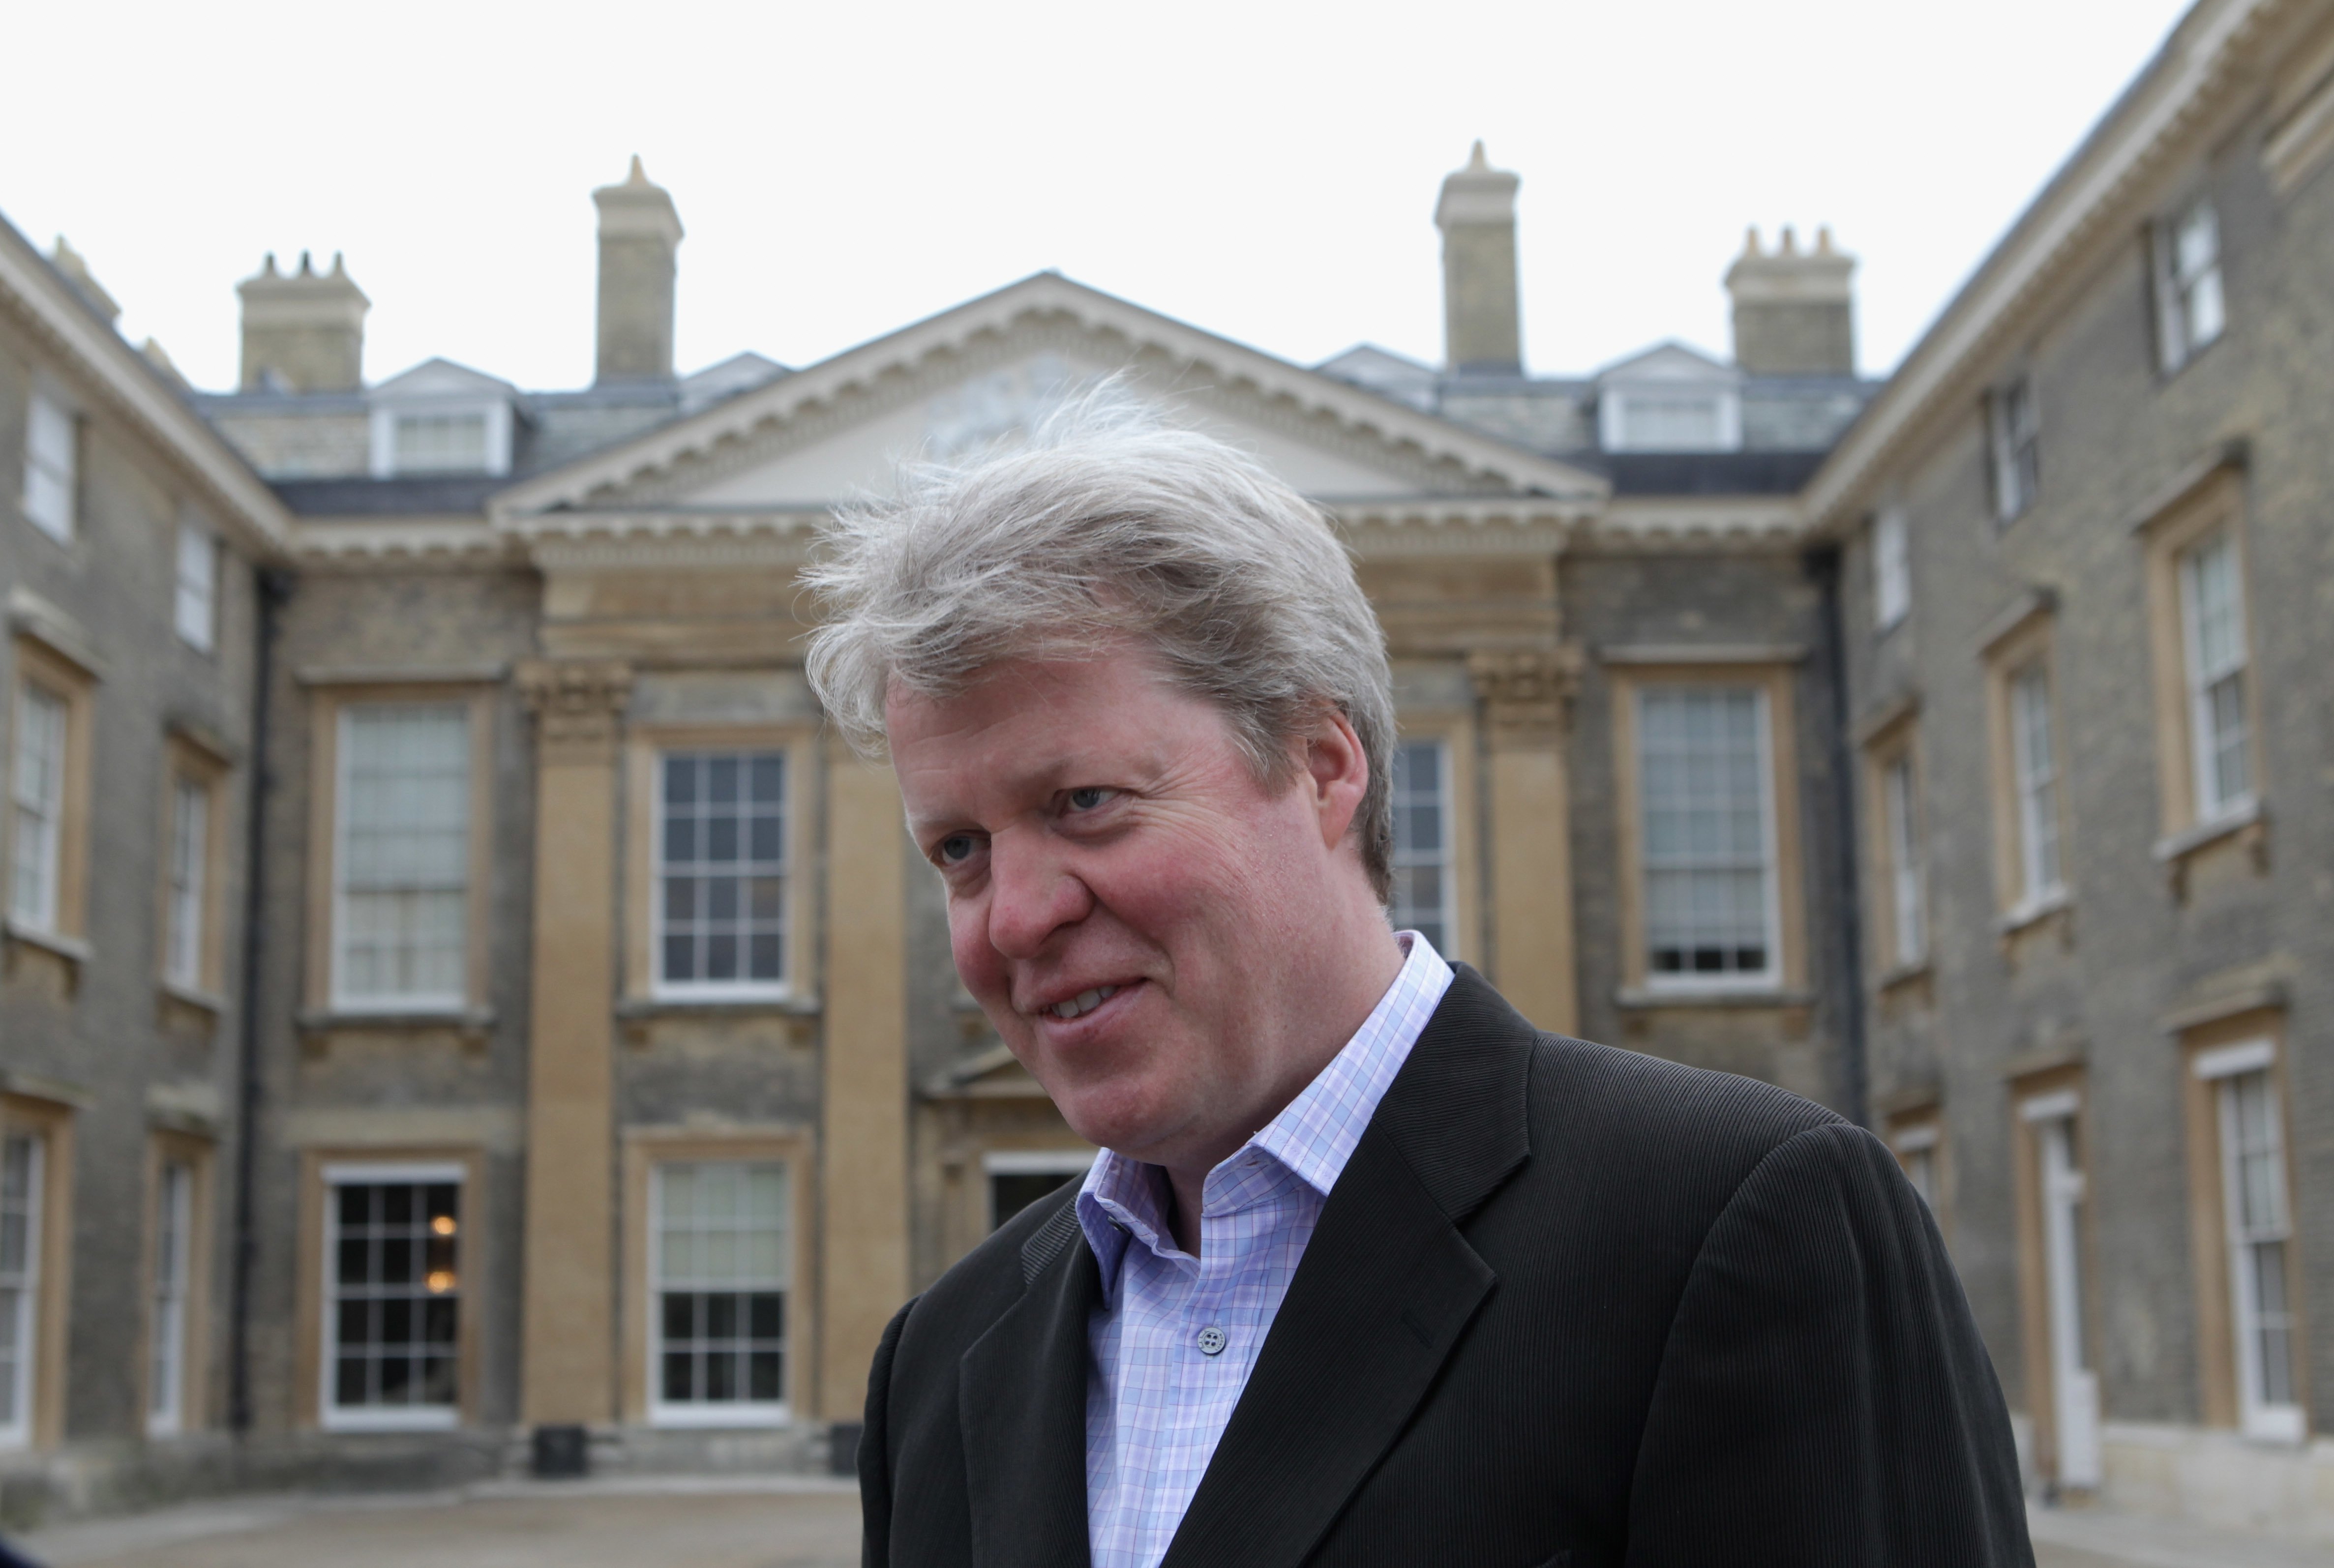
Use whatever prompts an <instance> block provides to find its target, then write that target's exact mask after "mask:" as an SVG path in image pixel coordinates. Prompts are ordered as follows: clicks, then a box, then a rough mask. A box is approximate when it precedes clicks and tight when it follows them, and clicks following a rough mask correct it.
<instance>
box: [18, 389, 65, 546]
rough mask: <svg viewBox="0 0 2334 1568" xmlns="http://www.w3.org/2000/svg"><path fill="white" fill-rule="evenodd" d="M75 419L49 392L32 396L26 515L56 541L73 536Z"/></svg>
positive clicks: (28, 421)
mask: <svg viewBox="0 0 2334 1568" xmlns="http://www.w3.org/2000/svg"><path fill="white" fill-rule="evenodd" d="M77 446H78V441H77V440H76V438H75V433H74V429H73V417H72V413H71V411H69V410H68V409H66V408H65V407H64V406H63V404H61V403H59V402H58V401H56V399H53V398H51V397H49V396H48V395H47V394H46V393H43V392H35V393H34V394H33V400H32V403H31V406H30V407H29V408H28V409H26V410H25V417H24V515H25V516H27V517H29V518H31V519H32V520H33V523H34V526H36V527H38V528H39V529H40V530H41V531H42V532H43V533H44V534H48V535H49V536H50V537H51V538H53V539H57V540H60V541H64V540H70V539H71V538H72V534H73V491H74V478H73V464H74V459H75V457H77V456H78V454H77V452H76V450H75V448H76V447H77Z"/></svg>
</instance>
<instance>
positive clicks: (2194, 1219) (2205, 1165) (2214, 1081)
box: [2173, 1004, 2310, 1429]
mask: <svg viewBox="0 0 2334 1568" xmlns="http://www.w3.org/2000/svg"><path fill="white" fill-rule="evenodd" d="M2173 1039H2174V1044H2175V1046H2176V1048H2177V1051H2178V1060H2179V1072H2180V1104H2181V1120H2182V1125H2183V1130H2184V1131H2185V1134H2186V1136H2185V1140H2184V1142H2185V1144H2186V1150H2187V1177H2188V1229H2189V1256H2190V1260H2191V1265H2190V1274H2191V1276H2192V1279H2193V1282H2194V1287H2195V1292H2196V1344H2197V1356H2196V1371H2197V1380H2198V1394H2199V1397H2200V1399H2201V1400H2202V1402H2203V1406H2204V1424H2205V1425H2207V1426H2209V1427H2219V1428H2226V1429H2235V1428H2239V1427H2240V1426H2241V1425H2242V1406H2243V1401H2242V1398H2241V1395H2240V1391H2239V1388H2238V1366H2237V1345H2236V1323H2235V1317H2236V1306H2235V1301H2234V1296H2233V1280H2232V1277H2231V1271H2230V1260H2229V1250H2228V1248H2229V1231H2228V1203H2227V1192H2226V1188H2225V1183H2224V1178H2223V1148H2222V1136H2221V1133H2222V1123H2221V1114H2220V1101H2219V1094H2218V1090H2219V1088H2220V1082H2221V1080H2220V1077H2219V1076H2218V1075H2216V1074H2215V1073H2213V1069H2214V1066H2215V1063H2213V1060H2212V1058H2213V1057H2214V1056H2215V1055H2218V1054H2220V1053H2224V1052H2227V1051H2230V1050H2232V1049H2234V1050H2239V1051H2243V1050H2245V1048H2246V1047H2248V1046H2254V1047H2262V1046H2265V1047H2266V1048H2267V1049H2266V1051H2265V1052H2260V1053H2257V1054H2258V1055H2260V1056H2261V1057H2262V1059H2263V1064H2265V1065H2266V1066H2267V1067H2268V1069H2269V1074H2270V1082H2271V1085H2272V1087H2273V1088H2274V1089H2275V1091H2276V1095H2277V1101H2278V1109H2279V1114H2280V1119H2281V1121H2282V1123H2283V1125H2284V1130H2285V1136H2284V1138H2283V1139H2282V1143H2283V1152H2284V1156H2285V1198H2286V1204H2287V1207H2288V1209H2289V1223H2290V1224H2291V1227H2292V1228H2293V1230H2294V1231H2296V1232H2297V1233H2298V1232H2299V1231H2300V1228H2301V1227H2300V1222H2299V1218H2298V1217H2297V1216H2295V1215H2293V1214H2292V1213H2291V1210H2293V1209H2295V1208H2297V1207H2299V1200H2300V1198H2301V1197H2302V1195H2303V1193H2304V1190H2305V1189H2304V1188H2302V1187H2301V1185H2300V1181H2299V1179H2298V1178H2299V1176H2300V1172H2299V1170H2298V1169H2296V1167H2295V1164H2294V1147H2293V1146H2294V1139H2293V1137H2292V1125H2293V1123H2292V1115H2291V1105H2292V1093H2291V1089H2290V1087H2289V1085H2288V1083H2287V1077H2286V1057H2287V1052H2286V1047H2285V1039H2286V1030H2285V1010H2284V1008H2283V1006H2282V1005H2277V1004H2270V1005H2262V1006H2257V1007H2252V1008H2248V1009H2246V1010H2244V1011H2242V1012H2235V1013H2227V1014H2224V1015H2221V1016H2218V1017H2214V1018H2212V1019H2210V1020H2209V1021H2207V1022H2202V1023H2198V1024H2194V1025H2193V1026H2191V1027H2188V1028H2185V1029H2182V1030H2179V1031H2177V1032H2176V1033H2175V1034H2174V1036H2173ZM2255 1054H2256V1053H2251V1052H2249V1053H2248V1061H2249V1064H2250V1061H2251V1059H2252V1057H2253V1056H2254V1055H2255ZM2302 1282H2303V1276H2302V1271H2301V1270H2300V1269H2298V1268H2293V1267H2291V1266H2289V1268H2288V1270H2287V1275H2286V1290H2287V1297H2288V1300H2287V1303H2286V1305H2287V1310H2288V1311H2289V1312H2290V1313H2291V1315H2292V1320H2293V1327H2294V1339H2293V1343H2294V1348H2295V1354H2294V1357H2293V1366H2292V1372H2293V1379H2294V1385H2295V1392H2296V1402H2297V1403H2298V1405H2299V1406H2300V1409H2301V1410H2303V1411H2304V1412H2307V1411H2308V1410H2309V1409H2310V1356H2309V1354H2308V1347H2309V1345H2310V1339H2309V1334H2308V1323H2307V1318H2306V1314H2305V1306H2306V1302H2305V1296H2306V1294H2307V1293H2306V1292H2305V1291H2304V1290H2303V1288H2302Z"/></svg>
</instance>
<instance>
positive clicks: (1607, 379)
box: [1596, 342, 1742, 386]
mask: <svg viewBox="0 0 2334 1568" xmlns="http://www.w3.org/2000/svg"><path fill="white" fill-rule="evenodd" d="M1741 379H1742V372H1741V370H1737V369H1736V368H1735V367H1734V366H1732V365H1731V364H1728V363H1727V362H1726V361H1724V360H1722V359H1719V358H1717V357H1716V356H1715V355H1712V354H1705V353H1703V352H1702V351H1701V350H1700V349H1697V348H1693V347H1691V346H1689V345H1687V344H1685V343H1680V342H1666V343H1656V344H1654V346H1653V347H1652V348H1650V349H1647V350H1645V351H1643V352H1642V353H1635V354H1632V355H1630V356H1629V357H1628V358H1626V359H1625V360H1616V361H1614V362H1613V363H1612V364H1609V365H1607V366H1606V367H1605V368H1604V369H1603V370H1599V371H1597V372H1596V381H1597V383H1598V384H1599V385H1600V386H1609V385H1612V384H1614V383H1615V382H1621V383H1628V382H1636V381H1672V382H1675V381H1699V382H1702V383H1705V384H1708V385H1713V386H1732V385H1733V384H1734V383H1736V382H1737V381H1740V380H1741Z"/></svg>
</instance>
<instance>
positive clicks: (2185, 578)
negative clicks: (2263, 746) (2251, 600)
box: [2176, 527, 2254, 822]
mask: <svg viewBox="0 0 2334 1568" xmlns="http://www.w3.org/2000/svg"><path fill="white" fill-rule="evenodd" d="M2215 547H2217V548H2221V549H2224V550H2226V551H2227V552H2228V553H2229V559H2230V573H2231V582H2232V585H2233V592H2234V595H2235V601H2234V603H2233V606H2232V613H2233V615H2234V617H2235V620H2236V630H2237V642H2238V649H2239V651H2238V657H2237V658H2236V659H2235V660H2234V661H2233V662H2232V663H2230V664H2228V665H2227V666H2226V667H2225V668H2223V669H2218V670H2213V669H2206V668H2204V646H2203V644H2204V637H2203V635H2202V629H2203V620H2204V612H2205V611H2204V603H2203V596H2204V568H2203V564H2202V557H2203V554H2204V552H2205V551H2206V550H2207V549H2211V548H2215ZM2176 570H2177V571H2178V572H2179V573H2180V589H2181V592H2180V601H2181V611H2182V613H2181V643H2182V652H2183V654H2184V655H2185V659H2184V662H2185V665H2186V666H2187V669H2186V674H2187V686H2188V728H2189V762H2190V765H2192V766H2193V767H2194V777H2195V791H2196V802H2197V805H2196V816H2197V819H2198V821H2200V822H2218V821H2221V820H2222V819H2223V818H2226V817H2232V816H2235V815H2237V814H2239V813H2242V812H2245V811H2247V810H2250V809H2251V808H2252V805H2253V803H2254V794H2253V782H2252V714H2251V712H2250V711H2248V710H2249V708H2250V706H2251V705H2250V703H2249V701H2248V699H2247V695H2246V694H2247V692H2248V690H2249V688H2251V687H2252V653H2251V650H2250V649H2249V648H2248V647H2247V646H2246V644H2247V642H2248V641H2249V640H2250V636H2251V631H2250V628H2249V627H2248V626H2247V624H2246V620H2247V617H2246V615H2245V592H2244V589H2245V584H2244V571H2243V559H2242V554H2241V553H2240V552H2239V550H2238V548H2237V542H2236V538H2235V535H2234V534H2233V533H2231V532H2230V531H2229V530H2228V529H2227V528H2225V527H2223V528H2219V529H2215V530H2213V531H2212V532H2210V533H2208V534H2205V535H2204V538H2202V539H2200V540H2198V541H2196V542H2195V543H2194V544H2191V545H2189V546H2188V547H2187V548H2186V549H2185V550H2183V551H2182V552H2180V554H2179V558H2178V562H2177V564H2176ZM2230 678H2234V679H2236V680H2237V681H2238V683H2239V684H2238V687H2237V693H2236V695H2237V703H2238V707H2239V714H2240V718H2241V722H2242V725H2243V728H2242V731H2241V732H2240V734H2239V735H2238V736H2237V744H2238V746H2239V748H2240V750H2239V755H2240V756H2241V757H2242V759H2243V762H2244V775H2245V777H2244V787H2243V788H2242V789H2240V790H2238V791H2237V792H2235V793H2234V794H2232V795H2229V796H2228V797H2226V798H2222V797H2221V792H2220V785H2219V781H2218V772H2219V769H2218V766H2217V764H2218V761H2219V759H2218V756H2217V755H2216V753H2217V750H2218V742H2219V736H2217V735H2215V734H2214V733H2213V688H2215V687H2217V686H2218V685H2219V684H2220V683H2221V682H2222V681H2223V680H2227V679H2230Z"/></svg>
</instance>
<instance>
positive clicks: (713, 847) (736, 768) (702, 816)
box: [656, 752, 786, 991]
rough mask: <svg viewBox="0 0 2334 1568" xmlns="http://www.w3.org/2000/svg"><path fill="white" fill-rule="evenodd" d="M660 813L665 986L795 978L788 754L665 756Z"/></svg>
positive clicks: (774, 982) (759, 983)
mask: <svg viewBox="0 0 2334 1568" xmlns="http://www.w3.org/2000/svg"><path fill="white" fill-rule="evenodd" d="M662 779H663V784H664V791H663V795H662V797H661V801H660V803H659V805H658V811H659V813H660V817H661V821H660V822H659V823H658V830H657V842H658V845H659V853H660V861H661V863H660V866H659V868H658V869H659V877H658V880H657V884H656V886H657V897H658V899H659V908H658V910H657V917H658V922H659V924H660V926H661V928H662V929H661V938H660V940H659V942H658V945H657V954H658V959H659V963H660V968H659V972H658V976H657V978H658V981H659V983H660V984H661V985H663V986H730V987H738V986H750V987H753V988H754V989H756V990H763V991H767V990H776V989H777V988H779V987H780V986H783V985H784V983H785V980H786V757H785V754H783V753H781V752H690V753H673V754H669V755H666V756H665V758H664V759H663V765H662Z"/></svg>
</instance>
